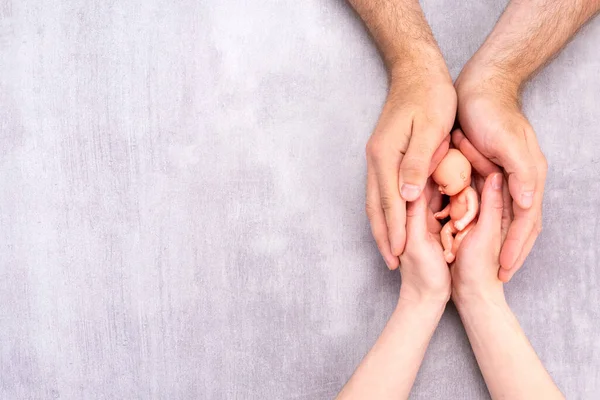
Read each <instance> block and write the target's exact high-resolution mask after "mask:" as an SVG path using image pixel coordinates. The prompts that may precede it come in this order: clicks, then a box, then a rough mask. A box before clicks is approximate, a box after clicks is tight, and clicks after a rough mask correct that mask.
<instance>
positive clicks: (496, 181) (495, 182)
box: [492, 174, 502, 190]
mask: <svg viewBox="0 0 600 400" xmlns="http://www.w3.org/2000/svg"><path fill="white" fill-rule="evenodd" d="M492 189H494V190H500V189H502V174H496V175H494V177H493V178H492Z"/></svg>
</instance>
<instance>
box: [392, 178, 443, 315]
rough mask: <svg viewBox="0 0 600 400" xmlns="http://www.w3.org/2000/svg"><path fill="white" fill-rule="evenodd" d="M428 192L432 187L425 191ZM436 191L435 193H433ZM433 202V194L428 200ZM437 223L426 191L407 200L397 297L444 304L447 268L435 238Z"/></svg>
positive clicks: (401, 299) (437, 238) (438, 242)
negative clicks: (403, 248) (416, 197)
mask: <svg viewBox="0 0 600 400" xmlns="http://www.w3.org/2000/svg"><path fill="white" fill-rule="evenodd" d="M426 192H430V193H431V194H432V195H435V194H436V191H427V190H426ZM437 194H438V195H439V193H437ZM433 203H437V199H435V198H433V199H431V200H430V202H429V204H433ZM439 231H440V224H439V223H438V222H437V221H436V220H435V219H434V218H433V213H432V211H431V210H430V209H429V207H428V201H427V200H426V195H425V194H421V196H420V197H419V198H418V199H417V200H416V201H414V202H412V203H409V204H408V208H407V212H406V235H407V237H406V248H405V251H404V253H403V254H402V255H401V256H400V262H401V264H400V274H401V275H402V286H401V288H400V300H399V301H403V300H404V301H410V302H414V303H419V304H420V303H431V302H433V303H440V304H445V303H446V302H447V301H448V300H449V298H450V287H451V283H450V270H449V269H448V265H447V264H446V261H445V260H444V251H443V249H442V246H441V244H440V239H439Z"/></svg>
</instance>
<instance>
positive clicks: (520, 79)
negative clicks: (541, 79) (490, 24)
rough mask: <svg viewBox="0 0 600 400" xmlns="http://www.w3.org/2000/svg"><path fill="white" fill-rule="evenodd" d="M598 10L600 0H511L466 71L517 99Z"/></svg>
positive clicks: (599, 8)
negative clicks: (493, 84) (538, 72)
mask: <svg viewBox="0 0 600 400" xmlns="http://www.w3.org/2000/svg"><path fill="white" fill-rule="evenodd" d="M598 10H600V0H512V1H511V2H510V3H509V5H508V6H507V8H506V10H505V11H504V13H503V14H502V16H501V17H500V19H499V21H498V23H497V24H496V26H495V27H494V30H493V31H492V33H491V34H490V35H489V37H488V38H487V39H486V41H485V42H484V44H483V45H482V46H481V48H480V49H479V50H478V51H477V53H476V54H475V55H474V56H473V58H472V59H471V60H470V61H469V63H468V64H467V66H466V67H465V72H466V71H468V70H473V72H474V73H476V74H479V75H480V76H479V77H477V78H478V80H479V81H480V82H481V81H493V80H498V82H494V83H497V84H503V85H504V86H506V89H507V90H508V91H510V92H512V93H513V94H514V95H515V96H516V95H518V91H519V89H520V88H521V85H522V84H523V83H524V82H525V81H526V80H527V79H528V78H529V77H531V76H532V75H533V74H534V73H535V71H537V70H538V69H539V68H540V67H542V66H543V65H544V64H545V63H546V62H548V60H550V59H551V58H552V57H553V56H554V55H555V54H556V53H557V52H558V51H559V50H560V49H561V48H562V47H563V46H564V45H565V43H567V41H568V40H569V39H570V38H571V37H572V36H573V35H574V34H575V33H576V32H577V30H578V29H579V28H580V27H581V26H582V25H583V24H584V23H585V22H586V21H587V20H589V19H590V18H591V17H592V16H593V15H595V14H596V13H597V12H598Z"/></svg>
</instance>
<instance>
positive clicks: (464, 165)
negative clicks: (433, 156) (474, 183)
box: [431, 149, 471, 196]
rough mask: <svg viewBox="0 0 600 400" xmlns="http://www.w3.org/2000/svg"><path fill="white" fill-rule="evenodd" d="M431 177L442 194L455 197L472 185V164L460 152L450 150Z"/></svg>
mask: <svg viewBox="0 0 600 400" xmlns="http://www.w3.org/2000/svg"><path fill="white" fill-rule="evenodd" d="M431 177H432V178H433V180H434V181H435V183H437V184H438V185H439V187H438V189H439V191H440V192H441V193H443V194H447V195H448V196H454V195H456V194H458V193H460V192H461V191H462V190H463V189H464V188H466V187H467V186H469V185H470V184H471V163H470V162H469V160H467V158H466V157H465V156H464V155H463V154H462V153H461V152H460V151H459V150H457V149H450V150H448V154H446V156H444V158H442V161H441V162H440V164H439V165H438V167H437V168H436V169H435V171H433V174H432V175H431Z"/></svg>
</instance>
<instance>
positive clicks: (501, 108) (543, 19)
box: [455, 0, 600, 282]
mask: <svg viewBox="0 0 600 400" xmlns="http://www.w3.org/2000/svg"><path fill="white" fill-rule="evenodd" d="M598 10H600V1H599V0H578V1H573V0H553V1H548V0H529V1H521V0H511V1H510V3H509V4H508V6H507V7H506V10H505V11H504V13H503V14H502V16H501V17H500V19H499V20H498V23H497V24H496V26H495V27H494V29H493V31H492V32H491V33H490V35H489V36H488V38H487V39H486V41H485V42H484V43H483V45H482V46H481V47H480V48H479V50H477V52H476V53H475V55H474V56H473V58H471V59H470V60H469V61H468V62H467V65H466V66H465V68H464V69H463V71H462V72H461V74H460V76H459V78H458V80H457V81H456V90H457V94H458V104H459V106H458V120H459V122H460V125H461V127H462V128H463V130H464V133H465V135H466V137H467V138H468V139H469V141H466V142H464V143H463V144H462V147H459V145H458V143H455V145H456V146H457V147H459V148H460V149H461V151H462V152H463V153H464V154H465V155H466V156H467V158H469V160H470V161H471V163H472V164H473V166H474V167H475V170H476V171H477V172H479V173H480V174H481V175H483V176H484V177H485V176H487V175H489V174H490V173H491V172H493V171H496V170H497V168H496V167H495V166H494V165H491V166H490V164H491V163H489V162H487V163H486V162H485V160H484V159H483V158H487V159H489V160H491V161H493V162H494V163H496V164H497V165H499V166H500V167H502V168H503V169H504V172H505V174H506V175H507V176H508V186H509V189H510V194H511V196H512V199H513V207H512V210H513V214H514V221H513V222H512V224H511V226H510V228H509V232H508V236H507V237H506V241H505V242H504V245H503V247H502V253H501V255H500V264H501V266H502V269H501V270H500V273H499V277H500V279H501V280H503V281H505V282H506V281H508V280H510V278H511V277H512V276H513V275H514V273H515V272H516V271H517V270H518V269H519V268H520V267H521V265H522V264H523V262H524V261H525V258H526V257H527V255H528V254H529V252H530V251H531V248H532V247H533V244H534V242H535V239H536V237H537V236H538V234H539V233H540V230H541V228H542V220H541V213H542V196H543V191H544V182H545V180H546V172H547V169H548V167H547V164H546V159H545V158H544V156H543V154H542V152H541V150H540V148H539V146H538V144H537V140H536V136H535V134H534V132H533V129H532V127H531V125H530V124H529V122H528V121H527V119H526V118H525V117H524V116H523V114H522V113H521V111H520V109H519V93H520V90H521V88H522V86H523V85H524V84H525V82H527V80H528V79H529V78H530V77H531V76H532V75H533V74H534V73H535V72H536V71H537V70H539V68H541V67H542V66H544V65H545V64H546V63H547V62H548V60H550V59H551V58H552V57H553V56H554V55H555V54H556V53H557V52H558V51H559V50H560V49H561V48H562V47H563V46H564V45H565V43H566V42H567V41H568V40H569V38H571V37H572V36H573V35H574V34H575V33H576V32H577V30H578V29H579V28H580V27H581V25H583V24H584V23H585V22H586V21H587V20H589V19H590V18H591V17H592V16H593V15H595V14H596V13H597V12H598ZM460 136H462V135H458V137H457V138H455V142H457V141H458V142H460V140H457V139H460ZM473 146H474V147H473ZM467 148H469V149H470V150H467ZM481 155H483V157H481ZM477 164H479V167H478V165H477Z"/></svg>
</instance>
